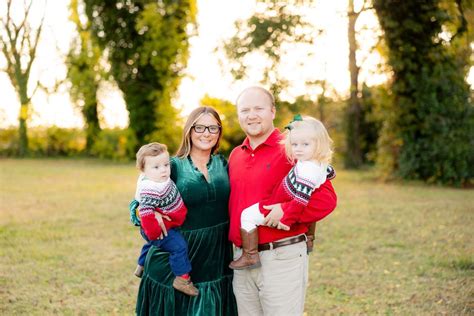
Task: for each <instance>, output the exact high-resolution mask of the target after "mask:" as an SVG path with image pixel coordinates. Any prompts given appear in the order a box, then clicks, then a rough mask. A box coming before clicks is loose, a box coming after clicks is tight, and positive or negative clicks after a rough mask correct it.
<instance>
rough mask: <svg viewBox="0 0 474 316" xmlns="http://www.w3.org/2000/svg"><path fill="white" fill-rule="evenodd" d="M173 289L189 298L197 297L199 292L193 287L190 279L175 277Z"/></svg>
mask: <svg viewBox="0 0 474 316" xmlns="http://www.w3.org/2000/svg"><path fill="white" fill-rule="evenodd" d="M173 287H174V288H175V289H177V290H178V291H180V292H183V293H184V294H186V295H189V296H198V295H199V290H198V289H197V288H196V287H195V286H194V284H193V282H191V279H185V278H182V277H179V276H177V277H176V278H175V279H174V281H173Z"/></svg>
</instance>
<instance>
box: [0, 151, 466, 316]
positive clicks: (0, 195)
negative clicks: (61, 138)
mask: <svg viewBox="0 0 474 316" xmlns="http://www.w3.org/2000/svg"><path fill="white" fill-rule="evenodd" d="M135 180H136V171H135V169H134V166H133V164H131V163H128V164H119V163H110V162H103V161H99V160H53V159H51V160H10V159H3V160H0V257H1V261H0V314H1V315H51V314H61V315H64V314H65V315H78V314H79V315H104V314H105V315H110V314H112V315H114V314H116V315H130V314H133V313H134V307H135V299H136V294H137V289H138V284H139V280H138V279H137V278H135V277H134V276H133V275H132V272H133V270H134V267H135V261H136V256H137V254H138V252H139V249H140V246H141V243H142V241H141V239H140V237H139V234H138V232H137V230H136V228H135V227H133V226H131V225H130V224H129V220H128V213H127V204H128V202H129V199H130V198H131V197H132V194H133V192H134V189H135V188H134V186H135ZM334 186H335V188H336V190H337V193H338V196H339V205H338V208H337V209H336V211H335V212H334V213H333V214H331V215H330V216H329V217H328V218H326V219H325V220H323V221H322V222H321V223H319V224H318V228H317V242H316V248H315V251H314V252H313V253H312V255H311V258H310V284H309V288H308V294H307V298H306V311H307V315H367V314H369V315H374V314H376V315H443V314H446V315H469V314H470V315H472V314H474V237H473V231H474V191H473V190H461V189H449V188H441V187H430V186H425V185H422V184H419V183H392V184H384V183H379V182H377V181H376V180H375V179H374V177H373V175H372V174H371V173H370V172H347V171H341V170H339V171H338V176H337V178H336V180H335V181H334Z"/></svg>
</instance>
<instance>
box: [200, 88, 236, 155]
mask: <svg viewBox="0 0 474 316" xmlns="http://www.w3.org/2000/svg"><path fill="white" fill-rule="evenodd" d="M200 104H201V105H203V106H211V107H213V108H214V109H216V111H217V113H219V116H220V117H221V120H222V139H221V143H220V147H219V152H220V153H222V154H223V155H224V156H226V157H229V154H230V152H231V151H232V149H234V147H235V146H238V145H240V144H242V142H243V140H244V139H245V133H244V132H243V131H242V129H241V128H240V125H239V119H238V117H237V110H236V108H235V106H234V105H233V104H232V103H231V102H229V101H226V100H221V99H218V98H213V97H211V96H209V95H207V94H206V95H205V96H204V97H203V98H202V99H201V100H200Z"/></svg>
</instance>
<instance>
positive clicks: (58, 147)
mask: <svg viewBox="0 0 474 316" xmlns="http://www.w3.org/2000/svg"><path fill="white" fill-rule="evenodd" d="M95 137H96V139H95V141H94V145H93V146H92V148H91V150H90V151H89V152H87V154H88V155H92V156H95V157H99V158H104V159H112V160H119V161H128V160H133V159H135V148H136V146H137V141H136V139H135V136H134V134H133V132H132V131H130V130H129V129H103V130H101V131H100V133H99V134H97V135H96V136H95ZM28 139H29V143H28V144H29V148H28V149H29V154H30V156H33V157H57V156H67V157H75V156H82V155H84V154H85V153H86V133H85V131H84V130H80V129H72V128H58V127H54V126H53V127H47V128H44V127H38V128H30V129H29V130H28ZM18 145H19V141H18V133H17V132H16V130H15V129H13V128H10V129H2V130H0V157H10V156H15V155H16V153H17V150H18Z"/></svg>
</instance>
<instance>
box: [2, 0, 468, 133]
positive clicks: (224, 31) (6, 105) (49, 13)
mask: <svg viewBox="0 0 474 316" xmlns="http://www.w3.org/2000/svg"><path fill="white" fill-rule="evenodd" d="M17 3H18V1H17ZM197 3H198V16H197V21H198V36H195V37H192V38H191V39H190V58H189V61H188V67H187V69H186V75H185V77H184V78H183V79H182V81H181V85H180V87H179V91H178V97H177V98H176V100H175V102H174V105H175V106H176V107H178V108H179V109H180V110H181V111H182V115H187V114H188V113H189V112H190V111H191V110H192V109H194V108H195V107H197V106H199V100H200V99H201V98H202V97H203V96H204V95H205V94H209V95H211V96H213V97H218V98H222V99H226V100H229V101H233V100H235V98H236V96H237V95H238V93H239V92H240V91H241V90H242V89H243V88H245V87H248V86H250V85H254V84H258V83H259V80H260V76H261V67H259V66H261V65H262V64H263V63H264V61H262V60H261V58H259V57H258V56H251V57H250V58H249V63H250V64H251V65H253V67H251V70H250V73H249V78H247V79H245V80H242V81H239V82H234V80H233V78H232V76H231V74H230V73H229V72H228V71H227V70H226V69H222V67H220V66H219V56H217V55H216V54H215V53H214V50H215V48H216V46H217V45H218V44H219V43H220V42H221V41H222V40H223V39H226V38H229V37H231V36H232V35H233V34H234V33H235V26H234V23H235V21H236V20H237V19H245V18H247V17H249V16H251V15H252V13H253V12H254V10H256V4H255V1H254V0H198V1H197ZM34 5H35V6H36V7H35V8H34V11H33V12H34V13H35V15H34V16H33V23H37V21H39V19H40V17H41V14H42V13H43V12H44V13H45V26H46V27H45V28H44V33H43V36H42V40H41V42H40V45H39V47H38V56H37V62H35V64H34V68H33V70H32V73H33V78H34V79H35V80H36V79H37V78H41V80H42V82H45V83H46V84H49V85H52V84H54V81H55V79H57V78H59V79H61V78H64V77H65V74H66V67H65V65H64V62H63V60H64V56H65V54H66V53H67V51H68V48H69V43H70V42H71V40H72V39H73V38H74V36H75V28H74V25H73V24H72V23H71V22H70V21H69V20H68V16H69V12H68V1H59V0H50V1H48V2H47V3H46V4H45V0H35V2H34ZM346 8H347V2H346V1H329V0H321V1H317V2H316V3H315V4H314V6H313V7H312V8H310V9H308V10H306V14H307V15H308V18H309V19H311V21H317V22H316V23H317V27H318V28H321V29H323V30H324V32H323V33H322V34H321V35H320V36H318V37H317V40H316V42H315V44H314V45H313V47H312V48H311V52H312V54H313V57H311V58H309V57H308V52H307V51H304V50H301V49H291V50H290V52H289V53H288V54H287V55H286V56H284V58H283V60H284V62H283V63H282V69H281V71H282V73H284V74H285V77H286V78H287V79H288V80H290V82H291V83H292V85H291V86H290V88H289V89H288V93H287V94H286V98H287V99H289V100H291V98H292V97H294V96H297V95H300V94H308V95H310V97H311V98H312V99H316V98H317V94H318V91H317V90H310V89H308V87H306V86H305V85H304V82H305V81H306V80H308V79H313V80H314V79H316V80H317V79H319V80H321V79H324V80H326V81H327V82H328V83H329V84H330V85H331V86H332V87H333V88H334V90H335V93H337V94H338V95H341V96H344V95H346V94H347V91H348V88H349V73H348V70H347V69H348V44H347V21H346V18H345V11H346ZM20 9H21V8H20ZM20 11H21V10H18V8H17V10H16V11H15V12H14V13H20ZM4 12H5V4H4V3H3V1H2V4H0V14H4ZM359 20H360V22H359V24H358V27H359V28H367V29H368V30H367V31H364V32H363V33H362V35H361V36H362V40H360V45H361V51H362V53H361V54H360V55H359V57H361V58H362V59H365V57H366V56H365V55H366V54H364V53H363V52H364V51H367V50H368V49H369V47H370V46H371V45H373V43H374V41H375V36H374V35H376V34H377V32H379V31H377V30H378V23H377V19H376V17H375V16H374V14H373V13H371V12H367V13H364V14H362V15H361V17H360V18H359ZM374 30H375V31H374ZM378 62H380V57H379V56H378V55H377V54H372V55H369V57H368V58H367V59H366V61H365V64H364V65H365V66H364V67H363V69H364V70H363V71H362V73H361V76H362V79H363V80H365V81H366V82H368V83H369V84H376V83H380V82H383V81H384V80H386V77H385V76H384V75H380V74H378V75H376V74H373V73H372V72H371V71H370V69H373V68H375V64H377V63H378ZM4 66H5V60H3V59H2V58H1V57H0V68H2V67H4ZM471 77H474V74H473V71H471ZM470 81H474V80H470ZM99 95H100V100H101V102H100V103H101V104H100V112H101V120H102V125H103V127H125V126H127V124H128V112H127V111H126V108H125V104H124V101H123V97H122V95H121V92H120V91H119V90H118V89H117V88H116V87H115V86H114V85H113V84H111V83H104V84H103V85H102V86H101V89H100V91H99ZM32 103H33V106H32V107H33V111H32V116H31V119H30V121H29V126H39V125H42V126H51V125H56V126H59V127H81V126H82V124H83V120H82V118H81V115H80V111H79V109H77V108H76V107H75V106H73V105H72V103H71V102H70V100H69V95H68V93H67V87H66V86H65V85H64V86H62V87H61V88H60V90H59V91H58V93H56V94H54V95H49V96H48V95H46V94H45V93H44V92H41V91H39V92H38V93H36V95H35V96H34V98H33V102H32ZM19 107H20V105H19V101H18V98H17V96H16V94H15V91H14V90H13V87H12V86H11V84H10V82H9V80H8V77H7V76H6V74H5V73H2V72H0V128H1V127H6V126H11V125H17V124H18V122H17V121H18V120H17V117H18V112H19Z"/></svg>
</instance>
